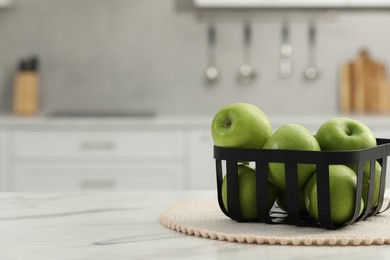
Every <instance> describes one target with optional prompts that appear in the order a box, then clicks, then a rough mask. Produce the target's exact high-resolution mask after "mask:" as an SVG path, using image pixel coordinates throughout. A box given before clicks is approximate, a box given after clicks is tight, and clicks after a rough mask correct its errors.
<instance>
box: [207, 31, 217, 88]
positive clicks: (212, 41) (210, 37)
mask: <svg viewBox="0 0 390 260" xmlns="http://www.w3.org/2000/svg"><path fill="white" fill-rule="evenodd" d="M216 34H217V32H216V28H215V25H214V24H213V23H210V24H209V25H208V28H207V44H208V46H207V60H208V65H207V68H206V71H205V76H206V81H207V83H208V84H214V83H216V82H217V81H218V78H219V71H218V68H217V66H216V65H215V45H216V37H217V35H216Z"/></svg>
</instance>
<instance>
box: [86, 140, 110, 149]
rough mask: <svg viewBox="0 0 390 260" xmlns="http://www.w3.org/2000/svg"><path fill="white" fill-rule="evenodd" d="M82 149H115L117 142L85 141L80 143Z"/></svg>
mask: <svg viewBox="0 0 390 260" xmlns="http://www.w3.org/2000/svg"><path fill="white" fill-rule="evenodd" d="M80 148H81V150H85V151H91V150H104V151H108V150H113V149H114V148H115V143H114V142H112V141H85V142H82V143H80Z"/></svg>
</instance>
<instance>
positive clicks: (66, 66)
mask: <svg viewBox="0 0 390 260" xmlns="http://www.w3.org/2000/svg"><path fill="white" fill-rule="evenodd" d="M356 3H357V4H354V1H352V0H349V1H346V0H344V1H341V0H340V1H336V0H334V1H286V0H285V1H281V0H280V1H276V0H274V1H272V0H258V1H255V0H253V1H249V0H246V1H237V0H236V1H234V0H219V1H218V0H196V1H193V0H143V1H141V0H132V1H127V0H111V1H109V0H82V1H80V0H1V1H0V6H2V7H1V8H0V35H1V37H0V109H1V110H0V111H1V113H2V114H3V117H0V128H1V129H0V131H1V132H0V134H1V139H0V140H1V142H0V145H1V146H2V147H1V152H0V157H1V158H0V160H1V162H2V164H1V165H2V166H1V170H0V189H2V190H8V191H11V190H37V191H46V190H51V191H58V190H88V189H99V190H115V189H148V188H150V189H212V188H214V187H215V186H214V179H215V173H214V168H213V167H214V164H213V159H212V153H211V149H212V140H211V137H210V133H209V132H210V131H209V127H210V123H211V119H212V116H213V114H214V113H216V111H217V110H218V109H219V108H221V107H222V106H224V105H226V104H229V103H232V102H248V103H253V104H255V105H257V106H259V107H260V108H262V109H263V110H264V112H266V113H267V115H269V117H270V119H271V121H272V122H273V124H274V128H275V129H276V128H277V126H278V125H281V124H283V123H289V122H296V123H301V124H303V125H305V126H307V127H308V128H309V129H310V130H312V131H313V132H314V131H315V130H316V128H317V127H318V125H319V124H320V123H321V122H323V121H324V120H326V119H329V118H330V117H333V116H336V115H339V114H346V113H347V115H350V116H351V117H358V118H360V119H362V120H363V121H364V122H366V123H367V124H368V125H369V126H370V127H372V128H373V130H374V132H375V133H376V134H377V135H381V136H380V137H386V136H387V137H390V117H388V116H387V111H388V108H387V105H386V104H387V103H386V100H385V101H383V102H385V103H384V106H383V107H384V108H381V109H379V108H375V109H372V108H370V107H369V108H368V109H364V105H363V108H362V109H360V110H358V109H357V110H358V112H359V113H358V114H356V113H355V112H354V111H351V109H350V107H347V108H343V107H342V106H348V104H350V103H353V104H355V105H356V104H357V103H358V102H360V101H361V100H360V101H359V100H358V101H356V100H355V101H350V100H351V99H352V100H353V99H354V97H351V93H354V92H353V91H352V92H351V93H350V92H348V91H351V89H353V88H354V87H353V86H352V87H351V84H352V83H351V82H356V81H354V80H353V79H351V78H353V77H354V76H353V75H352V76H351V75H350V74H348V73H347V74H346V77H347V78H346V79H345V78H344V79H343V75H342V74H343V73H344V72H345V71H344V72H343V66H345V64H348V63H350V62H354V61H357V60H359V57H360V58H361V56H359V55H363V54H364V55H365V56H364V55H363V56H364V57H366V58H367V55H368V57H369V59H370V61H372V62H371V63H372V64H373V63H375V64H376V65H377V66H379V67H381V68H382V74H381V75H382V76H381V79H382V81H381V82H382V83H383V82H384V83H383V84H382V85H381V86H379V85H380V84H379V83H378V87H376V88H375V91H374V90H367V89H364V90H362V89H361V90H362V91H363V92H362V93H368V92H369V93H374V92H375V93H376V95H375V96H374V97H372V99H374V100H375V98H378V99H379V98H380V97H388V96H390V95H389V91H390V90H389V85H388V80H387V76H386V73H387V68H386V65H388V64H389V62H390V48H389V47H388V46H389V44H390V34H389V33H388V26H387V25H388V24H390V8H389V7H390V1H384V0H382V1H363V0H359V1H356ZM310 26H311V27H310ZM310 39H311V41H310ZM362 53H363V54H362ZM30 56H32V57H34V59H35V61H36V63H37V64H38V65H37V69H36V70H33V73H32V74H33V76H32V77H33V79H32V80H31V78H30V79H27V80H25V79H18V77H19V76H20V74H23V72H22V73H21V72H20V67H21V59H23V58H26V57H30ZM246 63H249V64H248V65H250V66H251V68H252V69H253V70H254V71H255V73H256V76H255V77H253V78H249V79H248V78H246V79H244V82H242V81H240V80H239V78H238V73H239V68H240V66H241V65H243V64H246ZM356 63H358V62H356ZM371 63H370V64H371ZM211 65H215V66H216V68H217V70H218V75H217V76H218V78H217V80H215V81H213V80H211V81H210V80H209V81H207V79H206V74H205V71H206V68H207V67H208V66H211ZM311 66H314V67H315V69H316V70H315V71H314V72H313V71H312V70H311V71H309V72H307V73H309V74H308V75H307V74H306V76H305V74H304V72H305V70H306V69H307V68H308V67H311ZM365 68H366V67H365ZM242 70H243V72H244V73H245V72H246V71H247V70H248V67H244V68H242ZM24 71H25V70H24ZM363 71H364V70H363ZM215 73H216V71H215V70H211V71H210V70H209V74H208V76H215ZM313 73H314V74H313ZM362 73H363V72H362ZM359 75H360V74H359ZM370 75H371V76H372V75H373V74H369V75H368V76H367V78H370ZM375 75H377V74H375ZM30 76H31V75H30ZM244 76H245V75H244ZM357 76H358V75H355V77H357ZM34 78H35V80H34ZM375 78H377V77H375ZM374 81H375V80H374ZM26 82H27V83H26ZM364 82H365V83H364V84H366V85H367V84H368V85H370V86H371V85H372V84H374V83H370V82H368V81H367V80H366V81H364ZM29 84H30V85H33V87H32V90H30V91H27V93H24V92H23V90H21V92H20V93H19V94H18V93H17V89H18V88H23V87H21V85H29ZM375 84H376V83H375ZM27 88H28V87H27ZM379 90H380V91H379ZM34 91H35V92H34ZM343 91H344V92H343ZM345 91H346V92H345ZM367 91H368V92H367ZM378 91H379V92H378ZM382 91H383V92H382ZM25 92H26V91H25ZM355 92H357V91H355ZM35 95H36V96H35ZM18 96H21V97H18ZM364 96H368V95H364ZM31 99H32V101H31ZM342 99H345V100H344V101H343V100H342ZM26 100H27V101H26ZM29 100H30V101H29ZM18 102H19V103H18ZM25 102H27V103H29V102H30V103H31V102H32V105H31V104H30V108H29V109H27V112H26V111H24V112H23V106H24V105H23V104H24V103H25ZM343 102H346V103H348V104H347V105H345V104H342V103H343ZM363 103H364V102H363ZM374 103H375V101H374ZM16 104H19V105H20V106H22V109H21V112H20V111H19V112H18V110H17V109H16V108H15V106H16ZM350 106H351V105H350ZM352 106H353V105H352ZM368 106H370V105H368ZM152 115H154V116H152ZM81 116H82V117H81ZM103 116H104V117H103ZM151 140H152V141H151ZM164 145H167V147H164ZM142 149H145V151H144V152H143V150H142ZM157 172H160V173H161V174H160V175H158V177H156V178H155V177H148V178H147V177H146V176H147V175H149V176H152V173H153V174H155V175H157ZM132 174H133V175H137V176H138V177H137V176H136V177H132ZM164 174H166V175H164ZM173 180H174V181H173ZM126 183H127V184H126Z"/></svg>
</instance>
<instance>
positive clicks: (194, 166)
mask: <svg viewBox="0 0 390 260" xmlns="http://www.w3.org/2000/svg"><path fill="white" fill-rule="evenodd" d="M188 135H189V136H188V140H189V147H190V149H189V152H188V171H189V185H190V187H189V188H190V189H192V190H216V189H217V186H216V185H217V184H216V183H217V182H216V172H215V161H214V157H213V145H214V143H213V140H212V137H211V133H210V131H209V130H192V131H190V132H189V133H188Z"/></svg>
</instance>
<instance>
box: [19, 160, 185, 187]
mask: <svg viewBox="0 0 390 260" xmlns="http://www.w3.org/2000/svg"><path fill="white" fill-rule="evenodd" d="M181 176H182V165H180V164H173V163H172V164H171V163H167V164H132V165H120V164H119V165H118V164H98V163H96V164H93V165H92V164H73V165H72V164H41V163H31V164H22V163H20V164H17V165H15V167H14V176H13V190H14V191H44V192H46V191H54V192H58V191H88V190H100V191H110V190H112V191H113V190H121V191H133V190H178V189H181V188H182V177H181Z"/></svg>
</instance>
